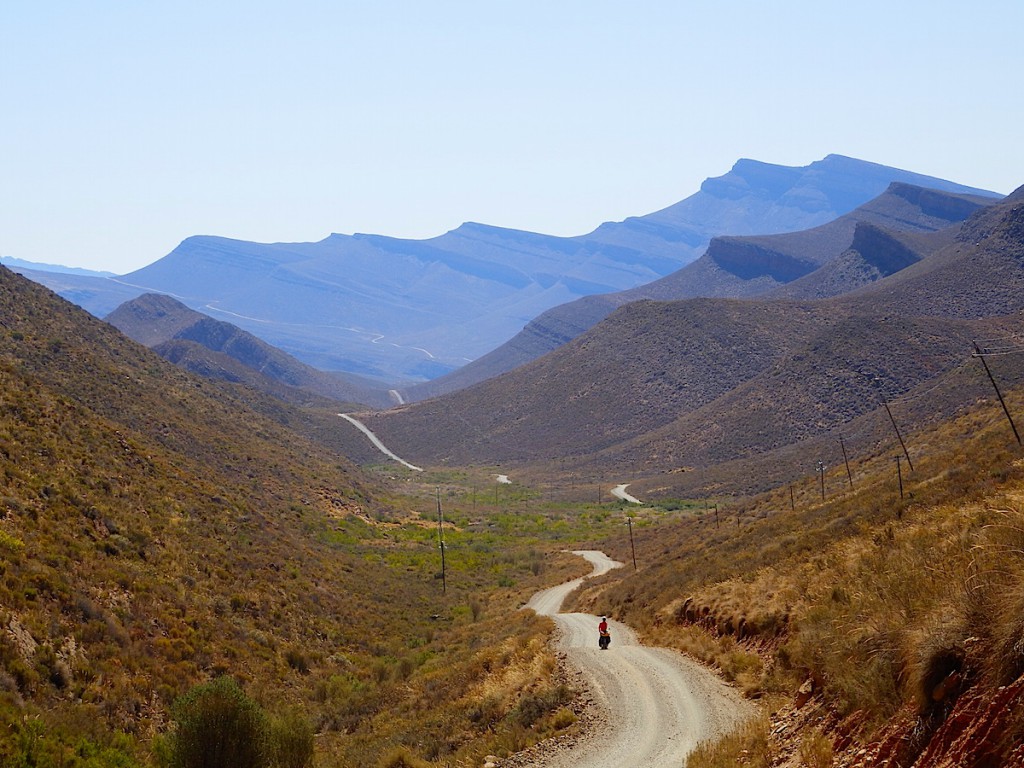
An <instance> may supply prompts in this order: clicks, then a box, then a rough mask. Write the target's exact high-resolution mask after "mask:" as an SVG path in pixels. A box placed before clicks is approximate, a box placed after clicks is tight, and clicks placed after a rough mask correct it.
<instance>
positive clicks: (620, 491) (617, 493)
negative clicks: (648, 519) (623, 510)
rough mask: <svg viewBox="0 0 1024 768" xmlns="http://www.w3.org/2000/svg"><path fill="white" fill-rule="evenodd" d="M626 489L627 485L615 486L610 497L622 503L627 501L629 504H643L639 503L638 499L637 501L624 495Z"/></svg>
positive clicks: (634, 497)
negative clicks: (620, 500)
mask: <svg viewBox="0 0 1024 768" xmlns="http://www.w3.org/2000/svg"><path fill="white" fill-rule="evenodd" d="M627 488H629V483H622V484H620V485H616V486H615V487H614V488H612V496H614V497H615V498H617V499H622V500H623V501H628V502H629V503H630V504H643V502H642V501H640V499H638V498H637V497H636V496H631V495H630V494H628V493H626V489H627Z"/></svg>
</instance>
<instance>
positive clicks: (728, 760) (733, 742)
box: [686, 715, 776, 768]
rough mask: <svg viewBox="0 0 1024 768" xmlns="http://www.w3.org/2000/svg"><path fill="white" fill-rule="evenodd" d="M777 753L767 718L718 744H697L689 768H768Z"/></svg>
mask: <svg viewBox="0 0 1024 768" xmlns="http://www.w3.org/2000/svg"><path fill="white" fill-rule="evenodd" d="M775 757H776V750H775V748H774V746H773V744H772V740H771V721H770V720H769V719H768V717H767V715H761V716H760V717H756V718H754V719H752V720H748V721H747V722H746V723H744V724H743V725H742V726H741V727H739V728H737V729H736V730H735V731H733V732H732V733H730V734H729V735H727V736H725V737H724V738H722V739H720V740H719V741H716V742H705V743H702V744H698V745H697V748H696V749H694V751H693V752H691V753H690V756H689V757H688V758H687V759H686V766H687V768H735V766H746V767H747V768H769V767H770V766H771V765H773V761H774V759H775Z"/></svg>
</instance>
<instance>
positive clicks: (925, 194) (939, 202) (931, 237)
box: [403, 182, 993, 401]
mask: <svg viewBox="0 0 1024 768" xmlns="http://www.w3.org/2000/svg"><path fill="white" fill-rule="evenodd" d="M992 202H993V198H988V197H981V196H977V195H970V194H961V193H952V192H944V191H940V190H934V189H925V188H922V187H917V186H913V185H910V184H905V183H901V182H898V183H893V184H891V185H890V186H889V188H888V189H887V190H886V191H885V192H884V193H883V194H881V195H880V196H878V197H877V198H875V199H873V200H870V201H869V202H866V203H864V204H863V205H861V206H859V207H858V208H856V209H855V210H853V211H851V212H850V213H848V214H845V215H843V216H840V217H839V218H837V219H835V220H833V221H830V222H828V223H826V224H823V225H821V226H818V227H814V228H811V229H806V230H800V231H794V232H787V233H784V234H777V235H764V234H758V235H752V236H744V237H739V236H734V235H728V236H720V237H716V238H714V239H713V240H711V242H710V244H709V245H708V247H707V250H706V252H705V253H704V254H703V255H702V256H701V257H700V258H699V259H697V260H696V261H694V262H693V263H691V264H689V265H687V266H685V267H683V268H682V269H679V270H677V271H675V272H673V273H672V274H670V275H667V276H665V277H663V278H661V279H659V280H655V281H653V282H651V283H648V284H646V285H642V286H639V287H636V288H632V289H629V290H625V291H619V292H614V293H606V294H602V295H600V296H589V297H586V298H584V299H579V300H577V301H574V302H571V303H568V304H563V305H561V306H558V307H554V308H552V309H550V310H548V311H547V312H545V313H543V314H542V315H540V316H539V317H537V318H536V319H534V320H533V321H532V322H530V323H529V324H528V325H527V326H526V327H525V328H524V329H523V330H522V331H521V332H520V333H519V334H517V335H516V336H515V337H514V338H512V339H511V340H510V341H508V342H507V343H506V344H504V345H502V346H501V347H499V348H497V349H495V350H493V351H492V352H490V353H489V354H487V355H485V356H483V357H481V358H480V359H479V360H475V361H474V362H472V363H470V364H468V365H466V366H464V367H463V368H461V369H459V370H458V371H455V372H454V373H451V374H449V375H447V376H443V377H441V378H439V379H436V380H434V381H430V382H426V383H424V384H418V385H416V386H414V387H412V388H408V389H406V390H403V394H404V396H405V398H406V399H407V400H409V401H415V400H420V399H425V398H427V397H434V396H436V395H439V394H445V393H447V392H453V391H455V390H457V389H461V388H463V387H467V386H470V385H471V384H475V383H477V382H480V381H484V380H486V379H488V378H490V377H492V376H497V375H498V374H500V373H504V372H506V371H510V370H512V369H513V368H515V367H516V366H518V365H522V364H523V363H525V362H528V361H529V360H533V359H536V358H537V357H540V356H541V355H542V354H545V353H547V352H550V351H551V350H552V349H555V348H556V347H558V346H560V345H561V344H564V343H565V342H566V341H568V340H569V339H572V338H575V337H576V336H578V335H580V334H581V333H583V332H584V331H586V330H587V329H588V328H592V327H593V326H594V325H596V324H597V323H598V322H600V321H601V320H603V319H604V318H605V317H607V316H608V315H609V314H610V313H611V312H612V311H613V310H614V309H615V308H616V307H620V306H622V305H623V304H626V303H628V302H630V301H638V300H640V299H656V300H658V301H671V300H676V299H684V298H696V297H723V298H742V297H754V296H765V295H770V296H780V297H788V298H825V297H827V296H836V295H840V294H843V293H846V292H848V291H851V290H854V289H856V288H858V287H860V286H862V285H865V284H866V283H869V282H873V281H874V280H877V279H878V278H880V277H883V276H885V275H886V274H890V273H891V272H892V271H894V270H895V269H896V268H897V267H898V266H899V265H901V264H902V265H903V266H906V265H908V264H910V263H913V261H916V260H917V259H919V258H921V257H923V256H925V255H927V254H929V253H933V252H934V251H936V250H938V249H939V248H941V247H943V246H945V245H947V244H949V242H951V240H952V239H953V237H955V235H956V231H957V225H959V223H960V222H962V221H963V220H964V219H966V218H967V217H968V216H969V215H970V214H972V213H973V212H975V211H977V210H978V209H979V208H981V207H983V206H985V205H988V204H990V203H992ZM862 227H870V229H863V228H862ZM858 230H860V234H859V236H858ZM872 232H874V233H877V236H875V237H871V236H870V234H869V233H872ZM894 243H899V244H900V246H901V247H902V249H903V251H904V252H903V253H901V255H899V256H896V255H895V254H894V253H892V251H893V248H894V247H895V245H894Z"/></svg>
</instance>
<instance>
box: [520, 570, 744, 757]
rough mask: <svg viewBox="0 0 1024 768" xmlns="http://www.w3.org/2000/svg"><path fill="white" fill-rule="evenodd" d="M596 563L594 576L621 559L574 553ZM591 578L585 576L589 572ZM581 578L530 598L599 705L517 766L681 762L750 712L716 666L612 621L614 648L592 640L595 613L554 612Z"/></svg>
mask: <svg viewBox="0 0 1024 768" xmlns="http://www.w3.org/2000/svg"><path fill="white" fill-rule="evenodd" d="M574 554H577V555H580V556H581V557H584V558H586V559H587V560H588V561H589V562H591V563H592V564H593V565H594V571H593V573H591V574H590V575H591V576H597V575H600V574H602V573H607V572H608V571H609V570H611V569H612V568H617V567H620V566H621V565H622V563H617V562H615V561H613V560H611V559H610V558H609V557H608V556H607V555H605V554H603V553H601V552H576V553H574ZM588 578H589V577H588ZM582 581H583V579H576V580H575V581H571V582H568V583H566V584H562V585H560V586H557V587H553V588H551V589H547V590H544V591H543V592H538V593H537V594H536V595H534V597H533V598H532V599H531V600H530V602H529V603H528V604H527V607H528V608H532V609H533V610H535V611H536V612H537V613H539V614H542V615H546V616H552V617H553V618H554V620H555V622H556V623H557V624H558V626H559V630H560V640H559V650H560V651H562V652H563V653H565V655H566V658H567V660H568V662H569V664H570V665H572V666H573V667H575V668H577V669H578V670H579V671H580V672H581V673H582V674H583V677H584V679H585V680H586V682H587V685H588V687H589V688H590V692H591V695H592V697H593V699H594V706H596V707H599V708H600V709H601V710H603V715H602V716H601V717H599V718H598V721H599V722H600V723H601V725H599V726H598V727H597V728H596V729H594V730H595V732H594V733H591V734H588V735H587V737H586V738H584V739H581V740H579V741H577V742H576V743H573V744H568V745H566V744H554V745H551V747H550V748H546V745H542V747H541V748H540V749H536V750H533V751H532V752H531V755H530V757H529V758H528V760H527V761H526V762H521V761H518V760H517V761H515V763H514V764H515V765H519V766H527V765H529V766H536V767H537V768H540V767H541V766H543V768H571V767H572V766H580V765H600V766H601V768H637V766H643V767H644V768H667V767H668V766H672V768H679V766H681V765H683V764H684V762H685V758H686V755H688V754H689V753H690V752H691V751H692V750H693V748H694V747H695V746H696V745H697V744H698V743H699V742H701V741H704V740H707V739H713V738H715V737H717V736H720V735H722V734H724V733H727V732H728V731H729V730H730V729H732V728H734V727H736V726H737V725H739V723H740V722H742V721H743V720H744V719H746V718H747V717H749V716H751V715H752V714H753V711H754V710H753V707H752V706H751V705H750V704H749V702H747V701H745V700H744V699H743V698H742V697H741V696H740V695H739V694H738V693H737V692H736V691H735V690H733V689H732V688H730V687H728V686H727V685H725V684H724V683H723V682H722V681H721V680H720V679H719V678H718V677H716V676H715V675H714V674H713V673H711V672H710V671H708V670H707V669H705V668H704V667H702V666H700V665H699V664H697V663H695V662H694V661H692V660H690V659H688V658H686V657H685V656H683V655H682V654H680V653H678V652H676V651H672V650H669V649H666V648H647V647H644V646H641V645H639V643H638V642H637V639H636V636H635V635H634V634H633V632H632V630H630V629H629V628H628V627H627V626H625V625H624V624H621V623H619V622H617V621H614V620H612V621H610V622H609V624H610V626H611V633H612V647H611V648H610V649H608V650H607V651H602V650H599V649H598V647H597V624H598V621H599V619H598V617H596V616H590V615H587V614H582V613H565V614H562V613H558V611H559V610H560V608H561V605H562V601H563V599H564V598H565V596H566V595H568V594H569V593H570V592H571V591H572V590H574V589H575V588H576V587H577V586H578V585H579V584H580V582H582Z"/></svg>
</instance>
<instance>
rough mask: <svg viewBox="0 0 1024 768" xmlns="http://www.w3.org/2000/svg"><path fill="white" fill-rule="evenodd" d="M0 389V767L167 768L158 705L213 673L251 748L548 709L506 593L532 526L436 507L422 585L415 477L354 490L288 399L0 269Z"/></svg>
mask: <svg viewBox="0 0 1024 768" xmlns="http://www.w3.org/2000/svg"><path fill="white" fill-rule="evenodd" d="M0 392H2V395H0V572H2V574H3V578H2V579H0V606H2V609H0V733H2V734H3V737H2V738H0V765H4V766H8V765H10V766H15V765H17V766H27V765H38V766H43V765H48V766H56V765H67V766H72V765H73V766H86V765H89V766H101V765H102V766H114V765H117V766H140V767H141V766H155V765H167V764H168V762H169V761H168V759H167V756H168V753H169V750H170V749H171V748H172V746H173V738H172V737H170V733H171V731H172V729H173V723H174V720H176V719H177V720H179V722H180V718H179V717H176V714H177V710H176V709H175V707H174V703H175V702H176V701H180V700H181V698H182V697H183V696H185V695H186V694H188V693H189V692H190V691H191V692H193V693H194V691H195V688H194V686H196V685H200V684H205V683H208V682H210V681H212V680H215V679H217V678H229V679H230V680H232V681H235V683H237V685H238V686H239V688H241V689H245V690H247V691H248V698H249V699H250V700H256V701H257V702H258V704H257V705H256V709H257V712H255V713H250V712H248V711H247V713H246V714H247V716H248V715H249V714H252V715H253V716H255V715H260V716H261V717H262V716H264V715H265V716H266V718H267V720H268V721H269V722H268V725H269V728H268V730H269V732H270V735H271V736H273V737H274V738H275V740H277V742H278V743H279V744H281V745H282V747H283V749H282V751H281V753H280V755H279V756H277V758H276V759H275V760H274V764H284V763H287V764H289V765H295V766H303V765H310V764H317V765H381V764H384V761H385V760H386V756H387V755H388V754H389V753H390V754H393V753H394V751H395V750H396V748H397V747H398V746H403V747H404V748H405V749H406V750H415V751H416V752H420V753H424V754H428V755H429V756H430V757H431V758H433V757H436V758H437V759H438V760H440V761H442V762H460V761H463V757H462V755H466V754H472V755H474V756H480V755H486V754H488V753H491V752H494V751H497V750H498V749H499V748H507V745H509V744H514V745H517V746H518V747H525V746H527V745H528V744H530V743H532V742H533V741H536V740H538V739H540V738H543V737H544V736H547V735H550V734H551V733H552V732H553V731H554V730H556V729H557V728H564V727H565V725H564V722H563V724H562V725H561V726H553V725H552V722H553V719H554V718H553V715H554V713H555V712H556V711H557V710H558V709H560V708H561V707H562V705H563V703H564V702H565V699H566V697H567V695H568V694H567V693H566V689H565V688H564V686H563V687H562V688H561V689H559V687H558V682H560V681H552V680H551V679H550V678H551V676H550V675H549V673H548V670H550V669H552V668H553V666H554V663H555V660H554V656H553V654H551V653H549V652H548V651H547V650H546V642H545V641H546V633H547V632H549V631H550V629H549V627H548V625H547V624H545V623H544V622H542V621H540V620H538V619H537V618H536V617H534V616H533V614H531V613H529V612H522V611H516V610H515V607H516V606H517V605H520V604H521V603H522V602H523V599H524V596H525V595H528V594H531V593H532V592H534V591H536V590H537V589H539V588H540V587H541V586H542V585H545V584H547V583H549V580H550V579H552V578H553V575H552V573H551V572H550V571H548V570H547V565H548V561H547V560H543V562H542V556H540V555H538V554H537V552H536V551H535V550H534V551H533V552H532V553H531V554H529V555H528V554H527V546H528V547H529V548H531V550H532V549H533V548H534V547H536V546H537V539H535V538H533V537H530V541H529V544H523V545H519V544H517V543H516V541H515V540H514V539H513V537H511V536H509V537H507V538H506V539H505V540H503V541H501V546H500V549H499V548H498V546H497V545H496V543H495V542H496V540H497V532H496V531H493V532H491V531H488V530H480V531H473V533H472V534H469V535H464V534H462V533H461V532H460V531H458V530H455V529H454V526H453V527H452V530H450V532H449V533H448V540H449V541H451V542H452V545H453V546H452V551H453V553H455V552H460V551H461V552H463V553H464V554H463V556H457V555H456V556H453V557H452V558H451V559H450V560H449V564H450V570H449V577H448V580H447V583H446V589H445V592H443V593H442V590H441V589H440V588H439V587H438V582H437V580H436V579H435V572H436V564H435V558H434V557H432V556H431V554H430V553H431V551H432V546H431V544H430V536H429V530H428V531H427V534H428V535H427V536H424V530H425V529H424V527H423V526H422V525H421V523H422V522H423V521H422V520H421V518H420V515H419V514H418V513H417V512H415V511H411V510H412V509H413V508H415V507H416V506H418V500H412V499H410V498H409V497H404V496H403V497H401V501H400V506H401V508H396V507H391V506H389V505H388V504H386V503H383V502H382V501H381V500H379V499H378V495H380V496H387V497H391V498H397V497H396V496H395V491H394V490H392V489H388V490H382V489H380V488H379V487H378V486H377V484H376V481H371V480H369V479H368V478H367V477H366V476H365V475H363V474H362V472H360V471H359V470H358V469H357V468H356V467H354V466H353V465H352V464H351V463H350V462H349V461H348V460H347V459H346V458H345V457H344V456H343V455H342V454H341V453H339V452H338V451H335V450H333V449H332V448H331V447H330V445H329V444H328V442H326V441H320V440H312V439H307V438H305V437H303V436H301V435H300V434H298V431H297V430H296V429H294V428H293V426H295V425H299V426H301V425H302V417H303V413H302V412H301V411H300V410H299V409H297V408H295V407H292V406H289V405H288V404H285V403H282V402H280V401H279V400H275V399H274V398H271V397H267V396H265V395H262V394H261V393H258V392H254V391H253V390H251V389H248V388H244V387H236V386H232V385H230V384H228V383H226V382H222V381H210V380H208V379H203V378H200V377H198V376H195V375H193V374H191V373H189V372H188V371H185V370H182V369H181V368H178V367H177V366H174V365H172V364H170V363H169V362H167V361H165V360H163V359H162V358H160V357H159V356H158V355H156V354H155V353H153V352H152V351H151V350H149V349H146V348H145V347H144V346H142V345H140V344H138V343H136V342H134V341H132V340H131V339H129V338H127V337H126V336H125V335H124V334H122V333H121V332H120V331H118V330H117V329H116V328H114V327H113V326H111V325H109V324H107V323H103V322H100V321H99V320H97V319H96V318H94V317H92V316H90V315H89V314H87V313H86V312H84V311H83V310H81V309H79V308H77V307H75V306H73V305H72V304H70V303H68V302H66V301H64V300H62V299H60V298H59V297H57V296H55V295H54V294H52V293H51V292H50V291H48V290H46V289H45V288H43V287H41V286H39V285H37V284H35V283H33V282H30V281H29V280H27V279H24V278H23V277H21V276H19V275H17V274H14V273H13V272H11V271H9V270H8V269H6V268H4V267H0ZM334 422H335V424H338V423H339V420H338V419H337V417H335V418H334ZM424 503H425V505H426V516H427V520H430V519H431V516H430V513H431V512H433V498H432V497H429V498H427V499H426V501H425V502H424ZM407 505H412V506H407ZM474 514H476V512H475V513H474ZM482 528H486V527H485V526H482ZM502 535H504V534H502ZM469 536H471V537H472V538H470V537H469ZM470 544H471V545H472V558H473V560H472V561H471V562H472V563H473V566H472V568H470V567H468V566H467V565H466V562H465V560H464V559H463V558H464V557H465V553H467V552H469V551H470ZM499 555H500V557H499ZM459 560H462V562H461V563H460V562H459ZM477 562H487V563H488V566H487V567H486V568H479V567H476V563H477ZM531 562H532V564H533V569H532V570H531ZM559 568H560V566H558V565H555V569H556V570H557V569H559ZM554 578H557V576H554ZM513 585H514V586H513ZM474 601H480V602H479V603H477V602H474ZM471 605H475V606H476V608H475V609H472V608H470V607H469V606H471ZM471 613H472V619H471V620H470V618H469V616H470V614H471ZM492 667H494V669H495V670H498V669H499V668H500V675H495V677H494V678H492V677H490V676H488V675H487V670H489V669H491V668H492ZM484 686H486V690H487V696H488V704H487V717H486V718H485V722H481V717H480V712H481V709H480V701H481V698H480V691H481V690H483V688H484ZM192 700H193V701H194V699H192ZM527 709H528V710H529V712H530V714H529V716H528V717H522V716H520V713H521V712H522V711H524V710H527ZM223 711H224V710H223V709H218V710H216V713H215V714H211V713H210V711H209V710H207V711H206V713H205V715H206V717H209V718H212V717H214V716H216V714H220V713H222V712H223ZM233 711H237V710H233ZM202 722H204V723H209V722H211V720H203V721H202ZM217 722H219V723H220V726H217V727H219V728H230V727H231V726H230V724H229V725H226V726H225V725H224V721H223V720H220V721H217ZM526 731H530V733H529V734H526ZM314 734H315V738H314ZM501 745H504V746H501ZM311 752H312V753H315V758H314V759H315V762H311V761H310V760H309V759H308V758H309V757H310V756H311V755H310V753H311ZM222 754H223V753H222ZM412 754H414V753H412ZM456 755H458V756H457V757H456ZM303 756H305V757H303ZM221 762H222V764H232V763H231V761H230V760H227V761H221ZM475 762H479V760H476V761H475ZM234 764H239V763H238V762H237V761H236V762H235V763H234ZM388 764H394V763H393V762H392V761H389V762H388Z"/></svg>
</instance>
